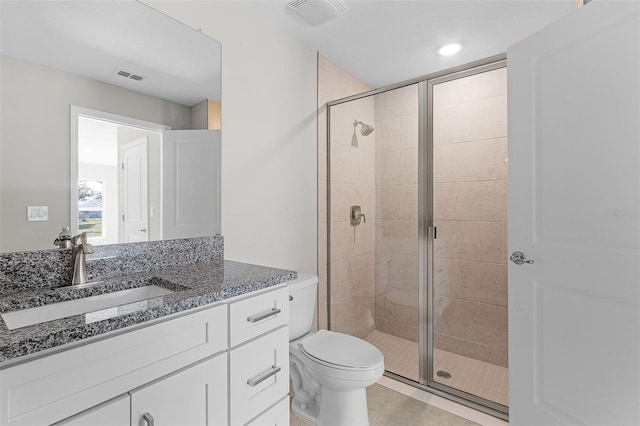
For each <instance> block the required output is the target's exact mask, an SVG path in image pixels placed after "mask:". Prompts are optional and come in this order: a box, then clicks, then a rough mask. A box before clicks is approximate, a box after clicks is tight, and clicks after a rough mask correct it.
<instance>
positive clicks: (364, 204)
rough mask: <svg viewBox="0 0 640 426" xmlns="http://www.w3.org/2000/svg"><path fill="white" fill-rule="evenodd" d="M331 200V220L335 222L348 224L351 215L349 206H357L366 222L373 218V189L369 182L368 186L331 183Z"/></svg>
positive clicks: (374, 205)
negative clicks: (364, 216)
mask: <svg viewBox="0 0 640 426" xmlns="http://www.w3.org/2000/svg"><path fill="white" fill-rule="evenodd" d="M331 186H332V191H331V194H332V198H331V218H332V220H333V221H335V222H349V221H350V215H351V206H353V205H359V206H360V207H361V208H362V213H364V214H365V215H366V219H367V223H364V222H363V223H362V225H367V224H368V222H370V221H371V220H373V217H375V207H376V204H375V187H374V186H373V184H372V183H371V182H370V183H368V184H360V183H342V182H333V183H332V184H331Z"/></svg>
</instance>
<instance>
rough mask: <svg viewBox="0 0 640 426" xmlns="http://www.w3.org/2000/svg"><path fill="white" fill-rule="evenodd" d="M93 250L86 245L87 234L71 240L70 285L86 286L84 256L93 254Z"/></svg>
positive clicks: (87, 279) (90, 246) (87, 280)
mask: <svg viewBox="0 0 640 426" xmlns="http://www.w3.org/2000/svg"><path fill="white" fill-rule="evenodd" d="M94 251H95V250H94V248H93V246H92V245H91V244H88V243H87V233H86V232H82V233H80V234H78V235H76V236H75V237H72V238H71V256H72V257H73V277H72V278H71V285H78V284H86V283H87V282H89V278H88V277H87V260H86V258H85V255H87V254H91V253H93V252H94Z"/></svg>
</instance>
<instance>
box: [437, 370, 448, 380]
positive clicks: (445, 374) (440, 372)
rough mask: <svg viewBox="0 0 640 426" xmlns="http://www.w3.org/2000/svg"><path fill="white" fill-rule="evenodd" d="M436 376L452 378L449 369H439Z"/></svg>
mask: <svg viewBox="0 0 640 426" xmlns="http://www.w3.org/2000/svg"><path fill="white" fill-rule="evenodd" d="M436 376H438V377H442V378H443V379H450V378H451V373H449V372H448V371H444V370H438V371H437V372H436Z"/></svg>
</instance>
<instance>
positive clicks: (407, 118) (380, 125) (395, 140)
mask: <svg viewBox="0 0 640 426" xmlns="http://www.w3.org/2000/svg"><path fill="white" fill-rule="evenodd" d="M376 128H377V131H379V132H380V144H379V148H380V150H381V152H389V151H398V150H404V149H416V148H417V141H418V114H417V113H416V114H408V115H402V116H398V117H392V118H385V119H382V120H378V121H376Z"/></svg>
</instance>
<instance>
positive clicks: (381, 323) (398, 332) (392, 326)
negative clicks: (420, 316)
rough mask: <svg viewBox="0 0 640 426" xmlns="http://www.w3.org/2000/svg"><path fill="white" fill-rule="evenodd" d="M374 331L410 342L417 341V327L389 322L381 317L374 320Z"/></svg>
mask: <svg viewBox="0 0 640 426" xmlns="http://www.w3.org/2000/svg"><path fill="white" fill-rule="evenodd" d="M416 324H417V323H416ZM376 330H379V331H382V332H383V333H387V334H391V335H392V336H396V337H401V338H403V339H406V340H410V341H412V342H417V341H418V327H416V326H412V325H406V324H401V323H399V322H395V321H390V320H388V319H386V318H383V317H377V318H376Z"/></svg>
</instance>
